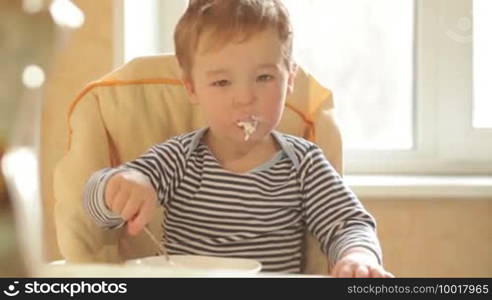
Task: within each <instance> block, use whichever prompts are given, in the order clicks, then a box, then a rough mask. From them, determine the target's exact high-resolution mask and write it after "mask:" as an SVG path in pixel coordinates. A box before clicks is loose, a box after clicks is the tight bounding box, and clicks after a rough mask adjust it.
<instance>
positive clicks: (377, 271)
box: [369, 267, 385, 278]
mask: <svg viewBox="0 0 492 300" xmlns="http://www.w3.org/2000/svg"><path fill="white" fill-rule="evenodd" d="M369 269H370V271H371V277H374V278H382V277H385V274H384V273H385V272H384V270H383V269H382V268H381V267H369Z"/></svg>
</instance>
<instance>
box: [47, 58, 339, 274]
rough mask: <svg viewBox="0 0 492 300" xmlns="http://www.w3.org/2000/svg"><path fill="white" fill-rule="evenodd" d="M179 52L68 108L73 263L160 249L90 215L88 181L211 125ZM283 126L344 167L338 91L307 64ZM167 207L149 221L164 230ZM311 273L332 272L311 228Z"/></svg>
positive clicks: (62, 175) (66, 203) (116, 76)
mask: <svg viewBox="0 0 492 300" xmlns="http://www.w3.org/2000/svg"><path fill="white" fill-rule="evenodd" d="M180 74H181V73H180V68H179V66H178V64H177V61H176V59H175V57H174V55H156V56H147V57H140V58H136V59H134V60H132V61H130V62H128V63H127V64H125V65H123V66H122V67H120V68H119V69H117V70H115V71H113V72H111V73H109V74H108V75H106V76H104V77H103V78H101V79H100V80H98V81H96V82H93V83H91V84H89V85H88V86H87V87H86V88H85V89H84V90H83V91H82V92H81V93H80V94H79V95H78V96H77V97H76V99H75V100H74V101H73V103H72V104H71V106H70V109H69V112H68V122H69V124H68V127H69V133H68V141H67V150H66V153H65V155H64V156H63V158H62V159H61V160H60V161H59V162H58V163H57V165H56V168H55V173H54V194H55V199H56V204H55V220H56V230H57V239H58V245H59V248H60V251H61V253H62V255H63V257H64V258H65V259H66V260H67V261H69V262H121V261H124V260H126V259H131V258H136V257H142V256H148V255H152V254H154V253H155V246H154V245H153V244H152V242H151V241H149V239H148V238H147V237H146V236H145V235H144V234H140V235H138V236H137V237H130V236H128V235H127V234H126V233H125V231H124V230H122V229H120V230H103V229H101V228H99V227H97V226H96V225H95V223H94V222H93V221H92V220H91V219H90V218H89V217H88V216H87V215H86V212H85V211H84V208H83V200H82V197H83V187H84V185H85V183H86V181H87V179H88V178H89V177H90V176H91V174H92V173H93V172H95V171H96V170H99V169H101V168H104V167H108V166H113V167H114V166H117V165H119V164H121V163H123V162H126V161H129V160H133V159H135V158H136V157H138V156H139V155H140V154H142V153H143V152H145V151H146V150H147V149H148V148H149V147H150V146H151V145H153V144H156V143H160V142H163V141H165V140H167V139H168V138H170V137H172V136H175V135H179V134H182V133H185V132H189V131H192V130H195V129H198V128H200V127H203V126H204V123H203V120H202V118H201V115H200V112H199V108H198V107H197V106H193V105H191V104H189V102H188V100H187V94H186V91H185V88H184V86H183V85H182V83H181V81H180ZM277 130H279V131H281V132H285V133H288V134H292V135H296V136H300V137H304V138H306V139H309V140H311V141H313V142H315V143H317V144H318V145H319V146H320V147H321V148H322V149H323V151H324V153H325V155H326V157H327V158H328V160H329V161H330V162H331V164H332V165H333V166H334V168H335V169H336V170H337V171H338V172H339V173H341V172H342V146H341V137H340V132H339V130H338V127H337V125H336V122H335V120H334V116H333V102H332V96H331V93H330V91H329V90H328V89H326V88H324V87H322V86H321V85H320V84H319V83H318V82H317V81H316V80H315V79H314V78H313V77H312V76H311V75H309V74H308V73H307V72H305V71H304V70H303V69H302V68H299V70H298V74H297V77H296V81H295V85H294V92H293V93H292V94H291V95H290V96H289V97H288V99H287V101H286V107H285V111H284V115H283V117H282V120H281V123H280V125H279V127H278V129H277ZM162 215H163V214H162V213H156V215H155V218H154V219H153V221H152V222H151V223H150V224H149V227H150V229H151V231H152V232H153V233H154V235H156V236H161V234H162V229H161V219H162ZM303 251H304V254H303V258H304V259H303V272H304V273H306V274H327V271H328V262H327V258H326V256H325V255H324V254H323V253H322V252H321V250H320V247H319V243H318V242H317V241H316V240H315V239H314V237H312V236H311V235H310V234H306V239H305V247H304V250H303Z"/></svg>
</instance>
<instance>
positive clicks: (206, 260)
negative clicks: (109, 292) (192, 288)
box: [126, 255, 261, 276]
mask: <svg viewBox="0 0 492 300" xmlns="http://www.w3.org/2000/svg"><path fill="white" fill-rule="evenodd" d="M169 257H170V261H166V258H165V257H164V256H149V257H144V258H138V259H132V260H128V261H127V262H126V263H127V264H129V265H140V266H149V267H159V268H166V269H174V270H177V271H190V272H193V273H196V274H200V273H204V274H205V273H206V274H209V275H217V276H220V275H224V276H225V275H234V274H237V275H247V274H256V273H258V272H259V271H260V270H261V263H260V262H258V261H256V260H252V259H243V258H229V257H213V256H201V255H170V256H169Z"/></svg>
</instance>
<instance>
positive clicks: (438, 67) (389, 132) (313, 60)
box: [125, 0, 492, 175]
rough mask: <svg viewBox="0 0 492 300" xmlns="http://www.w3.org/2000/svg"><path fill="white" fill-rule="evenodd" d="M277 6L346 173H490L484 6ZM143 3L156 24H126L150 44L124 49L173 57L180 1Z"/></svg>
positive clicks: (488, 6) (490, 11) (491, 6)
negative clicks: (331, 112) (319, 87)
mask: <svg viewBox="0 0 492 300" xmlns="http://www.w3.org/2000/svg"><path fill="white" fill-rule="evenodd" d="M283 1H284V2H285V4H286V5H287V7H288V8H289V11H290V14H291V16H292V20H293V24H294V27H295V34H296V35H295V36H296V40H295V54H296V59H297V60H298V61H299V62H300V63H301V64H302V65H303V66H304V67H305V68H307V69H308V70H309V71H310V72H311V73H313V75H315V77H316V78H317V79H318V80H319V81H320V82H321V83H323V84H324V85H325V86H327V87H328V88H330V89H331V90H332V91H333V94H334V100H335V105H336V111H337V117H338V119H339V122H340V124H341V128H342V133H343V136H344V146H345V149H344V151H345V156H344V157H345V172H346V173H349V174H350V173H352V174H366V173H369V174H375V173H376V174H377V173H379V174H384V173H389V174H394V173H399V174H456V175H458V174H463V175H466V174H490V173H492V155H491V153H492V117H491V113H492V104H491V101H492V100H491V99H492V97H491V96H492V82H491V81H490V78H492V74H490V72H491V71H490V70H492V66H491V65H492V59H491V56H490V53H492V38H491V37H490V34H489V33H488V31H489V28H491V27H492V24H491V23H492V21H491V20H492V1H490V0H474V1H473V0H455V1H445V0H432V1H431V0H400V1H393V0H378V1H374V0H349V1H339V0H305V1H298V0H283ZM126 2H128V3H130V2H137V1H136V0H126ZM138 2H139V4H138V5H139V6H141V5H142V4H143V3H140V2H142V1H138ZM144 2H145V3H146V4H145V5H157V6H154V8H155V7H157V8H156V9H155V10H154V11H157V14H154V16H155V20H157V21H150V19H151V18H150V15H151V14H149V13H143V12H139V11H138V10H137V9H131V10H129V11H128V10H127V13H126V14H125V19H127V20H130V18H132V17H131V16H132V15H133V16H134V18H135V16H136V15H138V17H137V18H136V20H139V22H136V23H134V24H133V25H130V24H128V25H129V26H130V27H131V28H133V29H135V28H138V30H136V31H133V32H136V35H140V38H141V37H142V36H141V33H142V32H145V33H146V34H149V36H151V37H150V38H149V41H150V40H151V41H152V42H148V43H144V42H133V43H132V42H129V43H127V45H128V46H127V47H130V46H132V47H137V48H139V47H140V50H143V48H142V46H143V45H145V44H148V45H152V46H149V47H147V48H146V50H143V51H144V52H145V53H146V54H152V53H156V52H164V51H172V32H173V29H174V25H175V24H176V22H177V19H178V18H179V16H180V15H181V14H182V12H183V10H184V8H185V6H186V3H187V1H186V0H176V1H158V0H147V1H144ZM149 3H154V4H149ZM154 8H153V9H154ZM149 11H150V10H149ZM142 14H145V15H146V17H147V18H142V17H141V16H142ZM142 19H148V20H146V21H145V22H142ZM145 26H147V27H145ZM150 27H152V28H150ZM153 30H154V31H153ZM130 32H132V31H130V30H127V33H130ZM152 32H154V33H153V34H150V33H152ZM152 37H153V39H152ZM129 39H131V37H128V36H125V40H127V41H128V40H129ZM140 50H139V51H140ZM132 51H134V52H133V53H137V52H136V51H137V50H132ZM129 53H130V52H129ZM139 55H141V54H140V53H139ZM129 56H131V55H126V57H127V59H128V57H129Z"/></svg>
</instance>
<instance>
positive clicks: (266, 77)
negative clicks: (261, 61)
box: [258, 74, 273, 81]
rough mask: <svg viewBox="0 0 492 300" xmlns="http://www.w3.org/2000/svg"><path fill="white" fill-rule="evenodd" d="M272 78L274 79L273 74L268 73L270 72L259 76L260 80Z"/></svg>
mask: <svg viewBox="0 0 492 300" xmlns="http://www.w3.org/2000/svg"><path fill="white" fill-rule="evenodd" d="M272 79H273V76H272V75H268V74H263V75H260V76H258V81H269V80H272Z"/></svg>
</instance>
